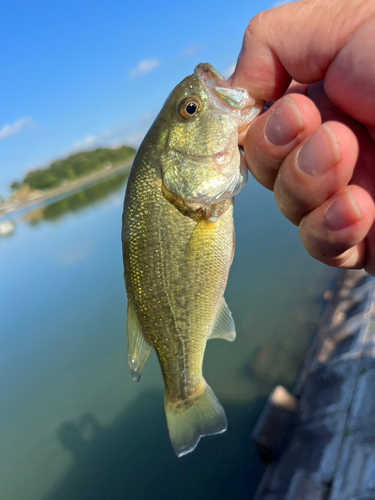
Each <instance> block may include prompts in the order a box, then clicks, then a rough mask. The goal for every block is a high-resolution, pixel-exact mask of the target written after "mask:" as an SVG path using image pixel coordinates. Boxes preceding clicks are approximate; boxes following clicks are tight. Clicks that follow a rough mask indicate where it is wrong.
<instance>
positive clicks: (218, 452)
mask: <svg viewBox="0 0 375 500" xmlns="http://www.w3.org/2000/svg"><path fill="white" fill-rule="evenodd" d="M125 182H126V175H125V176H124V175H123V176H119V177H117V178H115V179H113V178H112V179H108V180H107V181H104V182H103V183H101V184H98V185H96V186H92V187H90V188H88V189H86V190H83V191H81V192H79V193H75V194H74V195H72V196H71V197H67V198H64V199H61V200H59V201H57V202H56V203H54V204H51V205H49V206H47V207H39V208H38V210H36V211H34V212H33V213H32V212H29V213H27V214H22V215H20V216H18V217H16V218H14V219H13V222H14V231H13V232H12V233H10V234H9V235H8V236H7V237H1V238H0V259H1V260H0V262H1V284H0V303H1V313H2V314H1V346H2V349H1V354H0V356H1V359H0V369H1V377H0V391H1V413H0V433H1V436H2V442H1V448H0V484H1V489H2V494H1V498H2V499H4V500H62V499H65V500H66V499H69V500H83V499H87V500H103V499H110V500H117V499H118V500H120V499H121V500H124V499H129V500H139V499H154V500H159V499H177V498H178V499H180V500H185V499H186V500H191V499H192V498H194V499H207V498H215V499H216V500H220V499H228V498H235V499H238V500H241V499H249V498H252V495H253V494H254V491H255V489H256V487H257V484H258V482H259V480H260V478H261V475H262V473H263V466H262V464H261V462H260V460H259V459H258V457H257V455H256V452H255V449H254V447H253V445H252V442H251V431H252V429H253V426H254V424H255V422H256V419H257V417H258V415H259V412H260V411H261V409H262V407H263V405H264V402H265V399H266V397H267V395H268V394H269V392H270V391H271V389H272V388H273V387H274V386H275V385H276V384H280V383H281V384H284V385H285V386H286V387H287V388H289V389H290V388H292V386H293V383H294V381H295V378H296V375H297V373H298V370H299V368H300V366H301V363H302V360H303V355H304V352H305V350H306V347H307V345H308V343H309V341H310V339H311V335H312V334H313V332H314V330H315V328H316V327H317V324H318V321H319V315H320V313H321V310H322V301H321V296H322V293H323V291H324V290H325V289H326V288H327V287H328V286H329V283H330V280H331V279H332V277H333V275H334V270H332V269H328V268H326V267H324V266H323V265H321V264H319V263H317V262H315V261H313V260H312V259H311V258H310V257H309V256H308V255H307V254H306V252H305V251H304V249H303V248H302V246H301V244H300V243H299V240H298V236H297V230H296V228H294V227H293V226H292V225H290V224H289V223H288V222H287V221H285V220H284V219H283V217H282V216H281V215H280V214H279V213H278V211H277V209H276V207H275V205H274V201H273V197H272V194H271V193H269V192H267V191H266V190H264V189H263V188H262V187H260V186H258V185H257V184H256V183H255V182H250V183H249V185H248V186H246V187H245V189H244V190H243V191H242V192H241V194H240V195H239V196H237V198H236V201H235V225H236V255H235V259H234V263H233V266H232V269H231V273H230V277H229V282H228V287H227V291H226V294H225V296H226V300H227V303H228V305H229V307H230V309H231V310H232V313H233V316H234V319H235V321H236V326H237V339H236V341H235V342H234V343H228V342H226V341H224V340H219V339H217V340H212V341H210V342H209V343H208V346H207V351H206V355H205V360H204V375H205V378H206V379H207V381H208V383H209V384H210V385H211V387H212V388H213V390H214V391H215V393H216V395H217V396H218V398H219V400H220V401H221V403H222V404H223V406H224V408H225V410H226V413H227V417H228V431H227V432H226V433H225V434H223V435H221V436H216V437H210V438H205V439H203V440H202V441H201V442H200V444H199V446H198V448H197V449H196V450H195V451H194V453H192V454H189V455H187V456H186V457H183V458H181V459H177V458H176V457H175V455H174V454H173V451H172V448H171V446H170V443H169V439H168V433H167V427H166V422H165V416H164V408H163V382H162V377H161V373H160V369H159V366H158V363H157V360H156V356H155V354H154V353H153V352H152V354H151V356H150V358H149V360H148V361H147V363H146V366H145V369H144V372H143V376H142V380H141V382H140V383H139V384H135V383H134V382H133V381H132V379H131V377H130V374H129V372H128V367H127V359H126V358H127V352H126V339H125V324H126V295H125V289H124V284H123V270H122V257H121V243H120V229H121V228H120V225H121V212H122V202H123V195H124V189H125Z"/></svg>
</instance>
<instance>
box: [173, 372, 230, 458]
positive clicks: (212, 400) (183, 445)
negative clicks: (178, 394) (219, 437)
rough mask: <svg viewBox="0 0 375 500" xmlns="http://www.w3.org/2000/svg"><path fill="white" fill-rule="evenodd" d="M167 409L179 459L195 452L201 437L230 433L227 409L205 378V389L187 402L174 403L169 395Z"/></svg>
mask: <svg viewBox="0 0 375 500" xmlns="http://www.w3.org/2000/svg"><path fill="white" fill-rule="evenodd" d="M164 406H165V413H166V416H167V424H168V430H169V437H170V440H171V443H172V446H173V450H174V452H175V453H176V455H177V456H178V457H182V456H183V455H186V454H187V453H190V452H191V451H193V450H194V449H195V447H196V446H197V444H198V442H199V440H200V438H201V437H203V436H209V435H211V434H221V433H222V432H225V431H226V430H227V418H226V416H225V411H224V408H223V407H222V406H221V404H220V403H219V401H218V400H217V397H216V396H215V394H214V392H213V390H212V389H211V387H210V386H209V385H208V384H207V383H206V381H205V380H204V379H203V384H202V390H199V393H197V394H194V395H193V396H190V397H189V398H187V399H186V400H183V401H179V402H178V403H173V402H172V401H170V400H169V399H168V396H167V394H165V398H164Z"/></svg>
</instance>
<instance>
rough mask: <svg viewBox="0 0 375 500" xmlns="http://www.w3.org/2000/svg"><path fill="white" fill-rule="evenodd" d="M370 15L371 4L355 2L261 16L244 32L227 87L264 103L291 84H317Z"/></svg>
mask: <svg viewBox="0 0 375 500" xmlns="http://www.w3.org/2000/svg"><path fill="white" fill-rule="evenodd" d="M374 15H375V2H372V1H361V0H300V1H299V2H294V3H291V4H287V5H283V6H281V7H278V8H275V9H271V10H268V11H264V12H261V13H260V14H258V15H257V16H255V17H254V19H252V21H251V22H250V24H249V25H248V27H247V29H246V32H245V35H244V39H243V45H242V49H241V53H240V56H239V58H238V61H237V67H236V70H235V73H234V75H233V76H232V77H231V79H230V81H231V84H232V85H233V86H236V87H242V88H246V89H247V90H248V91H249V92H250V94H251V95H252V96H253V97H256V98H257V99H262V100H266V101H267V100H275V99H278V98H279V97H280V96H281V95H282V94H283V93H284V92H285V90H286V89H287V87H288V85H289V83H290V81H291V79H292V78H293V79H294V80H296V81H298V82H300V83H313V82H316V81H319V80H321V79H323V78H324V77H325V75H326V73H327V71H328V69H329V68H330V66H331V65H332V64H333V63H334V62H335V58H337V56H338V55H339V54H340V52H341V51H342V49H343V48H344V47H345V45H346V44H347V43H349V42H350V38H351V36H352V35H353V34H354V33H355V32H356V31H357V30H358V29H359V28H360V27H361V26H362V25H363V24H364V23H366V21H367V20H370V19H371V18H372V20H373V19H374ZM372 57H373V51H372V53H371V54H369V56H368V58H369V62H370V58H371V59H372ZM362 63H363V61H362ZM372 66H374V64H373V62H372ZM365 70H366V68H365ZM365 70H364V71H365ZM374 78H375V72H374ZM326 91H327V89H326ZM362 97H363V96H362ZM346 100H348V95H347V94H346ZM340 107H341V106H340ZM341 109H342V108H341Z"/></svg>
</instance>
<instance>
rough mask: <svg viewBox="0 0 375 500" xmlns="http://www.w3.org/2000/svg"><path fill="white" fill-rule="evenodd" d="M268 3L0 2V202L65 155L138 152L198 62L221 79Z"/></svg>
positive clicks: (260, 0) (236, 0) (263, 0)
mask: <svg viewBox="0 0 375 500" xmlns="http://www.w3.org/2000/svg"><path fill="white" fill-rule="evenodd" d="M272 6H273V2H272V0H270V1H266V0H255V1H251V0H247V1H242V0H234V1H229V2H228V0H225V1H224V0H215V1H212V0H206V1H201V2H194V3H193V2H186V1H181V2H178V1H162V0H160V1H131V2H129V1H128V0H127V1H124V0H121V1H118V0H106V1H104V0H64V1H62V0H44V1H41V0H3V1H2V2H1V8H0V14H1V20H2V22H1V30H0V54H1V55H0V61H1V76H2V77H1V78H0V96H1V98H0V195H3V196H4V195H5V196H6V195H8V194H9V184H10V183H11V182H12V181H14V180H20V179H22V177H23V175H24V174H25V172H26V171H27V170H30V169H33V168H36V167H38V166H45V165H47V164H48V163H49V162H50V161H52V160H54V159H56V158H61V157H64V156H67V155H69V154H71V153H73V152H75V151H79V150H87V149H93V148H95V147H98V146H115V145H119V144H121V143H127V144H134V145H137V144H139V142H140V140H141V139H142V137H143V135H144V133H145V132H146V131H147V129H148V127H149V126H150V124H151V122H152V120H153V118H154V117H155V116H156V114H157V112H158V111H159V109H160V107H161V105H162V104H163V102H164V100H165V98H166V97H167V95H168V94H169V92H170V91H171V90H172V88H173V87H174V86H175V85H176V84H177V83H178V82H179V81H180V80H182V79H183V78H184V77H185V76H187V75H188V74H190V73H192V71H193V69H194V66H195V65H196V64H198V63H199V62H210V63H211V64H213V65H214V66H215V67H216V68H217V69H218V70H219V71H220V72H222V73H223V74H228V73H229V72H230V68H231V67H233V64H234V63H235V61H236V58H237V55H238V52H239V50H240V47H241V41H242V36H243V32H244V30H245V28H246V26H247V23H248V22H249V20H250V19H251V18H252V17H253V16H254V15H255V14H256V13H257V12H259V11H261V10H264V9H267V8H270V7H272Z"/></svg>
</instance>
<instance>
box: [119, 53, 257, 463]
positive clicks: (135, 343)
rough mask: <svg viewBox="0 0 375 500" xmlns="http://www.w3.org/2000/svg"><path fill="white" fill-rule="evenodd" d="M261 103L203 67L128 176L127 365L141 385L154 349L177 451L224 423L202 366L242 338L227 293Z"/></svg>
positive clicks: (167, 109) (165, 113)
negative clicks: (212, 353) (218, 342)
mask: <svg viewBox="0 0 375 500" xmlns="http://www.w3.org/2000/svg"><path fill="white" fill-rule="evenodd" d="M262 107H263V104H262V103H259V102H258V101H256V100H255V99H253V98H252V97H251V96H250V95H249V94H248V92H247V91H246V90H244V89H239V88H230V86H229V84H228V83H227V81H226V80H225V78H223V77H222V76H221V75H220V74H219V73H218V72H217V71H216V70H215V69H214V68H213V67H212V66H211V65H210V64H208V63H201V64H199V65H198V66H197V67H196V68H195V70H194V73H193V74H192V75H190V76H188V77H186V78H185V79H184V80H183V81H182V82H181V83H179V84H178V85H177V86H176V87H175V88H174V90H173V91H172V92H171V94H170V95H169V97H168V98H167V100H166V102H165V104H164V106H163V108H162V109H161V111H160V113H159V115H158V116H157V118H156V119H155V121H154V123H153V125H152V126H151V128H150V130H149V131H148V133H147V135H146V136H145V138H144V140H143V142H142V144H141V145H140V147H139V149H138V151H137V154H136V157H135V159H134V162H133V165H132V168H131V172H130V174H129V179H128V183H127V188H126V194H125V200H124V210H123V219H122V245H123V262H124V278H125V286H126V291H127V298H128V304H127V327H126V332H127V342H128V362H129V368H130V372H131V375H132V377H133V379H134V380H135V381H136V382H139V380H140V378H141V374H142V370H143V367H144V365H145V362H146V360H147V358H148V356H149V354H150V351H151V349H152V348H153V349H154V350H155V351H156V355H157V358H158V361H159V364H160V367H161V372H162V376H163V379H164V385H165V395H164V407H165V413H166V419H167V425H168V431H169V437H170V441H171V444H172V447H173V450H174V452H175V454H176V455H177V456H178V457H181V456H183V455H186V454H187V453H189V452H191V451H193V450H194V449H195V447H196V446H197V444H198V442H199V440H200V438H201V437H203V436H208V435H212V434H220V433H222V432H224V431H225V430H226V428H227V419H226V415H225V411H224V409H223V407H222V406H221V404H220V403H219V401H218V399H217V398H216V396H215V394H214V392H213V391H212V389H211V387H210V386H209V385H208V384H207V382H206V381H205V379H204V378H203V374H202V364H203V357H204V352H205V348H206V343H207V340H208V339H213V338H223V339H226V340H228V341H233V340H234V339H235V336H236V331H235V324H234V321H233V317H232V314H231V312H230V310H229V308H228V306H227V304H226V302H225V299H224V290H225V287H226V284H227V279H228V274H229V268H230V266H231V263H232V260H233V255H234V246H235V243H234V240H235V236H234V225H233V198H234V196H235V195H236V194H237V193H239V192H240V190H241V189H242V187H243V186H244V185H245V183H246V181H247V169H246V165H245V162H244V158H243V154H242V153H241V150H240V149H239V147H238V134H239V132H240V131H241V130H243V129H244V128H245V127H247V125H248V124H249V123H250V122H251V121H252V120H253V119H254V118H255V117H256V116H257V115H258V113H259V112H260V111H261V109H262Z"/></svg>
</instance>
